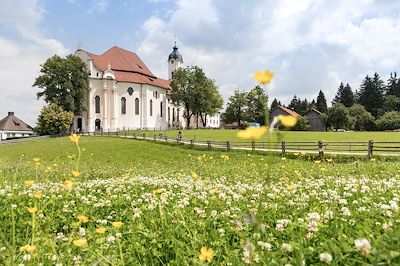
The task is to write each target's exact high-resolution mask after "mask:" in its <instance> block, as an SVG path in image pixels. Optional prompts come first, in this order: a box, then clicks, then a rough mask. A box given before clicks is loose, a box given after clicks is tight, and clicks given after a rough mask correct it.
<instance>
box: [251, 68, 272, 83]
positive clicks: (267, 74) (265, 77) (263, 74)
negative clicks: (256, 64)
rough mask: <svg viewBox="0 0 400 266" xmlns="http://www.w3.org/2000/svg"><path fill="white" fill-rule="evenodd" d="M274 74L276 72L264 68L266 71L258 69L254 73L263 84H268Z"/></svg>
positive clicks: (255, 77)
mask: <svg viewBox="0 0 400 266" xmlns="http://www.w3.org/2000/svg"><path fill="white" fill-rule="evenodd" d="M273 76H274V73H272V72H271V71H269V70H264V71H256V72H255V73H254V79H255V80H257V81H258V82H260V83H261V84H263V85H264V84H267V83H270V82H271V80H272V78H273Z"/></svg>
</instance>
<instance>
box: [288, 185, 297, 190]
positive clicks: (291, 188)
mask: <svg viewBox="0 0 400 266" xmlns="http://www.w3.org/2000/svg"><path fill="white" fill-rule="evenodd" d="M296 187H297V186H296V184H290V185H289V186H287V190H289V191H292V190H294V189H295V188H296Z"/></svg>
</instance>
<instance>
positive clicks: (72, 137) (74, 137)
mask: <svg viewBox="0 0 400 266" xmlns="http://www.w3.org/2000/svg"><path fill="white" fill-rule="evenodd" d="M69 139H70V140H71V141H72V142H74V143H78V141H79V136H78V135H76V134H72V135H71V136H69Z"/></svg>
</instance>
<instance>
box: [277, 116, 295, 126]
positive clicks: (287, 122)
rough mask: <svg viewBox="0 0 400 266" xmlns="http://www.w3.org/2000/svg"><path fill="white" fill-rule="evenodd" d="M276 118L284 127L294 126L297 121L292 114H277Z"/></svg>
mask: <svg viewBox="0 0 400 266" xmlns="http://www.w3.org/2000/svg"><path fill="white" fill-rule="evenodd" d="M278 119H279V122H280V123H281V125H282V126H284V127H294V126H295V125H296V123H297V117H294V116H292V115H278Z"/></svg>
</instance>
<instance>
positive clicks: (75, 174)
mask: <svg viewBox="0 0 400 266" xmlns="http://www.w3.org/2000/svg"><path fill="white" fill-rule="evenodd" d="M71 174H72V176H73V177H79V176H80V175H81V173H80V172H79V171H72V172H71Z"/></svg>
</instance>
